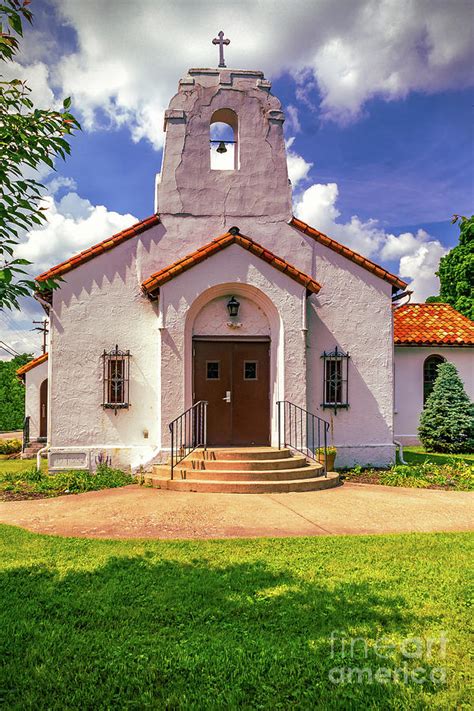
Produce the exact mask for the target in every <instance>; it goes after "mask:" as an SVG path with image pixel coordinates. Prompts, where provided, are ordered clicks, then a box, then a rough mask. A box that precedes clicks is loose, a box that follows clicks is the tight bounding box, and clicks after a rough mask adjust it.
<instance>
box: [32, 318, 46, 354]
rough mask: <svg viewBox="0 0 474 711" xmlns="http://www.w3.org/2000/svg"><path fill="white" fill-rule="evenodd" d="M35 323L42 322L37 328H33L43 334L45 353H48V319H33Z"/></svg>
mask: <svg viewBox="0 0 474 711" xmlns="http://www.w3.org/2000/svg"><path fill="white" fill-rule="evenodd" d="M33 323H37V324H41V326H39V325H38V326H36V328H32V329H31V330H32V331H39V332H40V333H42V334H43V355H44V354H45V353H46V336H47V335H48V332H49V329H48V319H46V318H45V319H43V320H42V321H33Z"/></svg>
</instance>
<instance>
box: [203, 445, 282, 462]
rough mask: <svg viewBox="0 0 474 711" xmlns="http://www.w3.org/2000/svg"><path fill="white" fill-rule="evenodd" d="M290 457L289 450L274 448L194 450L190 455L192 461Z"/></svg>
mask: <svg viewBox="0 0 474 711" xmlns="http://www.w3.org/2000/svg"><path fill="white" fill-rule="evenodd" d="M289 457H291V451H290V450H289V449H277V448H276V447H232V449H219V448H211V449H206V450H203V449H196V450H195V451H194V452H193V453H192V458H193V459H204V460H206V461H208V460H211V461H212V460H214V461H222V460H228V459H231V460H234V461H236V460H238V459H244V460H247V461H249V460H259V459H288V458H289Z"/></svg>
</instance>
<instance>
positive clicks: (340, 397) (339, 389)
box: [321, 346, 349, 415]
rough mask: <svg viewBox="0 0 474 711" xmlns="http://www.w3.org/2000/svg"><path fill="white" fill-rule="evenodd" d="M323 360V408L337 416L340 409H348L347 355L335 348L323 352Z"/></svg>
mask: <svg viewBox="0 0 474 711" xmlns="http://www.w3.org/2000/svg"><path fill="white" fill-rule="evenodd" d="M321 358H322V359H323V378H324V381H323V402H322V407H323V408H332V409H333V410H334V413H335V414H336V415H337V411H338V409H340V408H348V407H349V354H348V353H344V351H341V350H339V349H338V347H337V346H336V347H335V349H334V350H333V351H331V352H330V353H327V352H326V351H324V353H323V354H322V356H321Z"/></svg>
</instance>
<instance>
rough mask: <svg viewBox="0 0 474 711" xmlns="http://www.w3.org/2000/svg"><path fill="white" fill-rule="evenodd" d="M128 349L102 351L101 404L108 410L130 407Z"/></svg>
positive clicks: (116, 348)
mask: <svg viewBox="0 0 474 711" xmlns="http://www.w3.org/2000/svg"><path fill="white" fill-rule="evenodd" d="M130 358H131V356H130V351H120V350H119V348H118V346H115V349H114V350H112V351H109V352H107V351H104V352H103V354H102V360H103V391H102V406H103V407H104V408H107V409H109V410H115V414H117V411H118V410H123V409H127V408H129V407H130Z"/></svg>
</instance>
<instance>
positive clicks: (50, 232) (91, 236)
mask: <svg viewBox="0 0 474 711" xmlns="http://www.w3.org/2000/svg"><path fill="white" fill-rule="evenodd" d="M54 181H56V183H55V184H54V185H53V188H56V190H59V188H63V187H69V186H70V185H71V184H72V183H73V181H71V180H70V179H69V178H62V177H60V176H59V177H58V178H53V181H52V183H54ZM48 187H50V185H48ZM43 203H44V205H45V207H47V208H48V210H47V212H46V218H47V222H46V224H45V226H44V227H42V228H41V229H35V230H31V231H29V232H27V233H26V235H25V236H24V238H23V240H22V242H21V244H19V245H18V247H17V248H16V251H15V256H16V257H21V258H23V259H28V260H29V261H30V262H32V264H31V266H30V267H29V268H28V270H29V272H30V273H31V274H32V275H35V276H36V275H38V274H40V273H41V272H43V271H45V270H46V269H49V268H50V267H52V266H53V265H54V264H58V263H59V262H62V261H63V260H65V259H67V257H70V256H72V255H73V254H76V253H77V252H80V251H82V250H83V249H86V248H87V247H90V246H91V245H93V244H96V243H97V242H100V241H101V240H103V239H105V238H106V237H108V236H110V235H112V234H114V233H116V232H119V231H120V230H123V229H125V228H126V227H129V226H130V225H132V224H133V223H134V222H136V221H137V218H136V217H134V216H133V215H130V214H127V215H121V214H119V213H118V212H113V211H110V210H107V208H106V207H104V206H103V205H92V203H91V202H90V201H89V200H85V199H84V198H81V197H80V196H79V195H78V194H77V193H75V192H67V193H66V194H65V195H64V196H63V197H62V198H61V199H56V198H55V197H49V196H48V197H45V198H44V200H43ZM43 317H44V312H43V311H42V309H41V306H40V305H39V304H38V303H37V302H36V301H35V300H34V299H32V298H29V299H21V311H16V310H15V311H11V312H10V311H2V312H0V340H3V341H5V342H6V343H8V344H9V345H10V346H12V347H13V348H14V349H15V350H16V351H18V352H19V353H24V352H33V353H35V355H38V354H39V352H40V346H41V342H40V339H39V338H38V337H37V336H36V335H35V334H34V333H32V332H31V328H32V323H31V322H32V321H33V319H38V318H43ZM5 358H6V359H8V358H9V357H8V356H7V355H6V354H5V353H3V352H1V351H0V359H5Z"/></svg>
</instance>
